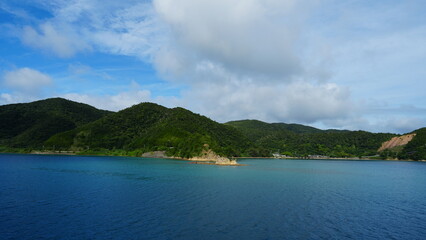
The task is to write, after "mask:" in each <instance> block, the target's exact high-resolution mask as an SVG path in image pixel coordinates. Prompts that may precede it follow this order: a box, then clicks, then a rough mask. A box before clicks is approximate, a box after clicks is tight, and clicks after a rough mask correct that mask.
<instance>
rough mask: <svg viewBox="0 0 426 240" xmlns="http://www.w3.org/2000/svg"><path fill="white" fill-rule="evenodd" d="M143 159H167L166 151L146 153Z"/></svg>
mask: <svg viewBox="0 0 426 240" xmlns="http://www.w3.org/2000/svg"><path fill="white" fill-rule="evenodd" d="M142 157H146V158H167V156H166V151H154V152H146V153H144V154H142Z"/></svg>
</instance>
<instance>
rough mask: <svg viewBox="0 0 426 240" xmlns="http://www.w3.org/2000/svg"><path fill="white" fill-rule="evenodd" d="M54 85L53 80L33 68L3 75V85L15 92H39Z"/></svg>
mask: <svg viewBox="0 0 426 240" xmlns="http://www.w3.org/2000/svg"><path fill="white" fill-rule="evenodd" d="M52 83H53V81H52V78H51V77H50V76H48V75H46V74H44V73H41V72H39V71H37V70H34V69H31V68H19V69H17V70H14V71H8V72H6V73H5V74H4V75H3V84H4V85H5V86H6V87H9V88H11V89H13V90H17V91H23V92H33V93H34V92H37V91H39V90H40V89H41V88H43V87H45V86H49V85H51V84H52Z"/></svg>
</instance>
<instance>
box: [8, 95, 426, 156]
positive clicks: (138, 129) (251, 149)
mask: <svg viewBox="0 0 426 240" xmlns="http://www.w3.org/2000/svg"><path fill="white" fill-rule="evenodd" d="M0 120H1V121H0V152H30V151H31V150H32V149H33V150H55V151H57V150H65V151H69V150H71V151H76V152H79V153H83V154H106V155H125V156H140V155H141V154H142V153H144V152H149V151H165V152H166V153H167V154H168V155H170V156H179V157H184V158H189V157H193V156H196V155H198V154H199V153H200V152H201V151H202V150H203V149H205V148H206V146H207V145H208V146H209V148H210V149H212V150H213V151H215V152H216V153H217V154H219V155H222V156H228V157H231V156H240V157H241V156H242V157H247V156H252V157H270V156H272V154H273V153H280V154H282V155H287V156H293V157H307V156H308V155H322V156H329V157H360V156H372V155H376V154H377V149H378V148H379V147H380V145H381V144H382V143H383V142H385V141H387V140H389V139H391V138H392V137H394V136H397V135H395V134H386V133H370V132H365V131H346V130H343V131H342V130H320V129H317V128H313V127H309V126H304V125H300V124H285V123H265V122H261V121H257V120H242V121H233V122H228V123H226V124H220V123H217V122H215V121H212V120H210V119H209V118H207V117H204V116H201V115H199V114H195V113H192V112H190V111H188V110H186V109H183V108H172V109H169V108H166V107H163V106H160V105H157V104H153V103H141V104H138V105H135V106H133V107H130V108H127V109H124V110H122V111H119V112H117V113H112V112H108V111H103V110H98V109H96V108H94V107H92V106H89V105H86V104H81V103H76V102H72V101H69V100H65V99H61V98H54V99H46V100H42V101H37V102H32V103H25V104H11V105H5V106H0ZM415 132H416V133H417V136H416V137H414V139H413V140H412V141H411V142H410V143H409V144H407V145H406V146H405V147H404V146H401V147H399V148H395V149H391V150H386V151H383V152H381V153H380V155H381V157H382V158H395V157H399V158H401V159H414V160H420V159H426V128H423V129H419V130H417V131H415ZM206 144H207V145H206Z"/></svg>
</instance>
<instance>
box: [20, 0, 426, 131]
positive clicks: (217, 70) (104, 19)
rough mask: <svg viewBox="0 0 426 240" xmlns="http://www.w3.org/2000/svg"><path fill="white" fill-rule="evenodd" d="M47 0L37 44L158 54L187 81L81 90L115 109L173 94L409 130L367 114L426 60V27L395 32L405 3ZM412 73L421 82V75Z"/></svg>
mask: <svg viewBox="0 0 426 240" xmlns="http://www.w3.org/2000/svg"><path fill="white" fill-rule="evenodd" d="M39 1H41V2H43V4H44V5H45V6H48V8H49V9H50V11H51V12H52V14H53V17H52V18H51V19H47V20H45V22H44V23H42V24H40V25H38V28H34V27H25V28H24V30H23V32H22V33H23V34H22V40H23V42H24V43H26V44H27V45H29V46H32V47H35V48H40V49H45V50H46V49H48V51H51V52H53V53H55V54H57V55H58V56H60V57H70V56H73V55H75V54H76V53H78V52H82V51H86V50H88V49H94V50H96V51H101V52H105V53H110V54H118V55H126V56H133V57H137V58H139V59H141V60H143V61H146V62H148V63H152V64H153V66H154V68H155V69H156V70H157V71H158V74H159V75H160V76H161V77H163V78H164V79H166V80H167V81H173V82H174V83H177V84H182V85H185V86H187V88H186V89H187V90H186V91H184V92H182V95H181V96H179V97H175V98H173V99H168V98H161V97H156V98H153V97H152V96H151V92H149V91H146V90H143V89H138V90H137V91H136V90H135V91H127V92H122V93H117V94H115V95H114V94H112V95H107V96H103V97H102V96H101V97H100V96H98V97H92V96H89V95H84V94H83V95H82V94H74V95H70V96H69V97H70V98H72V99H75V100H80V101H82V100H85V101H86V102H88V103H93V104H94V105H96V106H103V105H102V104H104V103H106V102H109V103H111V104H112V106H114V107H113V109H115V110H118V109H120V108H123V107H127V106H129V105H130V104H133V103H137V102H139V101H145V100H149V101H157V102H159V103H168V102H173V104H172V105H181V106H183V107H187V108H189V109H191V110H194V111H197V112H199V113H201V114H206V115H208V116H209V117H211V118H213V119H216V120H220V121H227V120H234V119H241V118H258V119H262V120H265V121H284V122H288V121H294V122H301V123H321V124H323V125H324V126H332V127H349V128H356V127H358V128H363V129H367V128H368V129H370V128H371V129H372V128H376V129H383V128H380V125H381V126H388V128H389V129H390V128H392V129H397V128H399V129H402V128H403V127H397V126H396V123H397V122H398V119H401V118H399V117H395V118H389V119H391V120H389V121H392V122H393V123H395V124H394V125H395V126H391V124H386V123H383V122H381V123H380V124H375V123H377V122H379V121H376V120H373V121H371V120H370V119H366V118H367V117H368V116H369V114H370V113H369V110H368V109H366V108H365V106H363V103H362V102H361V101H359V99H360V98H361V99H362V98H365V94H366V92H368V93H370V95H375V94H376V93H377V92H378V91H382V89H383V85H387V86H388V90H386V91H387V93H388V94H389V95H392V96H394V95H393V93H394V92H396V91H398V92H401V91H400V88H398V86H400V84H399V83H398V82H397V81H395V79H394V78H396V77H395V76H397V77H398V78H401V76H400V75H399V74H394V73H395V72H393V71H391V70H392V69H396V68H397V67H396V66H401V64H400V63H401V62H404V61H405V60H406V59H415V61H416V62H417V64H418V63H421V62H424V61H421V60H422V59H424V56H425V54H423V53H424V47H422V48H419V47H415V46H423V45H424V44H423V45H422V44H421V43H422V40H423V38H422V36H424V33H425V31H424V29H425V28H424V27H420V28H417V29H415V30H412V29H411V30H410V29H407V31H405V30H404V31H399V32H397V33H396V35H395V34H389V32H388V31H387V30H388V29H390V28H389V26H392V29H394V26H395V24H394V23H395V22H392V21H399V20H400V19H401V18H402V17H401V16H399V15H398V16H396V18H395V19H396V20H392V19H393V17H394V16H395V15H394V13H404V11H399V10H400V9H399V8H394V9H391V10H389V9H387V8H383V7H382V8H378V9H385V10H389V11H367V10H368V8H367V7H366V6H369V5H368V4H366V3H368V2H367V1H359V2H363V3H356V2H350V3H341V1H334V0H331V1H321V0H315V1H310V0H216V1H210V0H180V1H173V0H152V1H148V2H145V1H138V0H123V1H119V2H117V1H101V0H71V1H62V0H49V1H47V0H39ZM324 3H326V4H324ZM363 4H364V5H365V6H364V5H363ZM360 5H363V7H360ZM378 5H379V6H378V7H380V6H381V4H378ZM347 9H355V10H354V11H349V12H348V11H347ZM361 10H362V11H361ZM364 10H365V11H364ZM395 10H398V11H395ZM348 13H352V14H348ZM370 20H374V21H370ZM386 26H387V27H386ZM383 29H385V30H386V31H384V30H383ZM404 29H405V27H404ZM407 33H408V34H407ZM404 36H406V37H404ZM412 39H414V40H412ZM416 39H417V40H416ZM367 40H368V41H367ZM413 46H414V47H413ZM394 49H399V50H400V51H394ZM401 51H402V52H404V53H406V54H401V53H399V52H401ZM401 56H402V58H401ZM413 56H414V58H413ZM398 59H399V60H398ZM401 59H402V60H401ZM405 62H406V64H407V65H411V62H409V61H405ZM378 69H379V70H380V71H377V70H378ZM389 69H391V70H389ZM407 69H409V68H407ZM416 69H417V73H416V75H417V76H423V75H424V74H419V73H423V71H424V70H421V71H419V70H418V69H424V68H419V67H418V68H416ZM69 70H70V72H72V73H73V74H76V75H78V74H86V75H87V74H89V73H90V72H93V71H95V70H93V69H88V68H86V67H85V66H83V65H80V66H79V65H75V66H73V65H70V69H69ZM377 72H381V73H382V74H377ZM405 77H410V74H406V75H405ZM389 79H393V80H392V81H390V80H389ZM410 79H411V80H410V81H411V82H413V83H414V82H419V79H418V77H416V78H413V77H410ZM373 82H380V84H377V85H374V83H373ZM392 84H393V85H392ZM347 86H351V87H350V88H349V87H347ZM354 89H356V90H357V93H358V95H356V94H354ZM389 89H397V90H392V91H394V92H391V90H389ZM418 89H419V90H417V91H418V92H419V91H421V89H423V88H421V87H419V88H418ZM418 92H417V93H418ZM354 95H355V96H356V97H357V98H358V100H354ZM405 95H408V93H405ZM415 95H416V96H419V95H420V96H421V94H415ZM392 101H393V99H392ZM417 102H419V101H418V100H417ZM110 109H111V108H110ZM375 113H377V111H375ZM363 114H364V115H365V116H366V117H356V116H357V115H363ZM401 121H402V120H401ZM402 122H404V121H402ZM406 122H411V123H413V124H414V123H415V121H414V120H410V121H406ZM399 125H400V126H402V125H404V124H402V123H401V124H399ZM405 125H406V126H408V125H409V124H408V123H407V124H405ZM363 126H364V127H363Z"/></svg>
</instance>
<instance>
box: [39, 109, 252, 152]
mask: <svg viewBox="0 0 426 240" xmlns="http://www.w3.org/2000/svg"><path fill="white" fill-rule="evenodd" d="M205 144H208V145H209V147H210V148H211V149H212V150H213V151H215V152H216V153H218V154H220V155H226V156H241V155H244V154H245V153H244V151H245V150H246V149H248V148H249V147H250V142H249V141H248V139H247V138H246V137H245V136H244V135H243V134H241V133H240V132H238V131H237V130H236V129H235V128H233V127H230V126H226V125H223V124H220V123H217V122H215V121H212V120H210V119H209V118H207V117H204V116H201V115H198V114H195V113H192V112H190V111H188V110H185V109H183V108H172V109H169V108H166V107H163V106H160V105H157V104H153V103H141V104H138V105H135V106H132V107H130V108H127V109H124V110H122V111H119V112H117V113H114V114H110V115H108V116H105V117H104V118H101V119H99V120H97V121H95V122H92V123H89V124H87V125H84V126H81V127H78V128H76V129H74V130H71V131H68V132H64V133H60V134H57V135H55V136H53V137H51V138H50V139H49V140H48V141H46V143H45V145H46V146H49V147H52V148H53V147H55V148H56V149H70V148H71V149H74V150H85V151H90V152H105V151H111V150H113V151H119V152H122V154H123V155H140V154H141V153H143V152H147V151H156V150H162V151H167V153H168V154H169V155H172V156H179V157H185V158H188V157H192V156H196V155H197V154H199V153H200V152H201V151H202V149H203V146H204V145H205ZM123 151H124V153H123Z"/></svg>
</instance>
